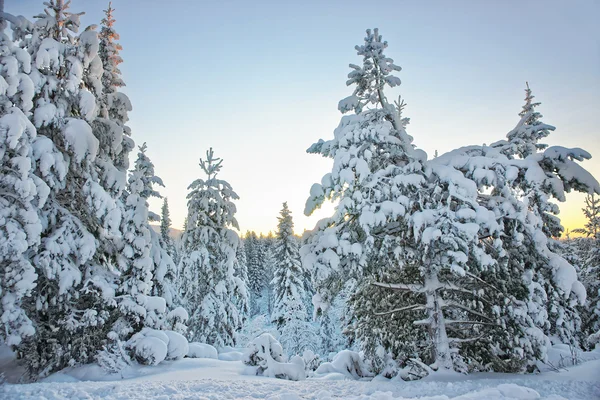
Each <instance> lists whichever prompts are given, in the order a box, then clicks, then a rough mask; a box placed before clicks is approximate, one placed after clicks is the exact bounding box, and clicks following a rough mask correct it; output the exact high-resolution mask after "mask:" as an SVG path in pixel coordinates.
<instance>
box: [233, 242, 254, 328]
mask: <svg viewBox="0 0 600 400" xmlns="http://www.w3.org/2000/svg"><path fill="white" fill-rule="evenodd" d="M233 270H234V274H235V292H234V294H235V305H236V307H237V309H238V310H239V313H240V324H241V325H240V326H239V329H238V331H239V330H241V328H242V327H243V325H244V324H245V323H246V321H247V320H248V316H249V313H250V299H249V289H248V266H247V261H246V249H244V246H243V245H242V243H241V242H240V245H239V246H238V248H237V249H236V251H235V264H234V266H233Z"/></svg>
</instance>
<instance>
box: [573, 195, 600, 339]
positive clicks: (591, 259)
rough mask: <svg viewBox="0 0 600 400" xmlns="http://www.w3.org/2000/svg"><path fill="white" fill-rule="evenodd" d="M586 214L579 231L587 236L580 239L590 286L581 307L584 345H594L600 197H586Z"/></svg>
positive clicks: (598, 333) (599, 300) (599, 335)
mask: <svg viewBox="0 0 600 400" xmlns="http://www.w3.org/2000/svg"><path fill="white" fill-rule="evenodd" d="M583 214H584V215H585V217H586V219H587V221H586V223H585V226H584V227H583V228H580V229H577V230H576V232H577V233H582V234H584V235H585V236H586V238H585V239H581V240H579V244H580V247H582V254H581V258H582V266H581V281H582V282H583V284H584V286H585V288H586V290H587V300H586V303H585V306H584V307H583V309H582V312H581V314H582V319H583V327H582V328H583V333H584V343H583V344H584V345H587V346H589V347H590V348H593V347H594V346H595V345H596V344H597V343H600V197H598V196H594V195H593V194H592V195H588V196H587V197H586V198H585V207H584V208H583Z"/></svg>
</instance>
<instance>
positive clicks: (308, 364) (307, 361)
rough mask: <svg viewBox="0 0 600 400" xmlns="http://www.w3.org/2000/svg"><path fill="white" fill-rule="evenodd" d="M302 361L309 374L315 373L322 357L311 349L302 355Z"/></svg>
mask: <svg viewBox="0 0 600 400" xmlns="http://www.w3.org/2000/svg"><path fill="white" fill-rule="evenodd" d="M302 360H303V361H304V367H305V369H306V372H308V373H311V372H314V371H315V370H316V369H317V368H318V367H319V364H321V357H319V355H318V354H315V353H314V352H313V351H312V350H309V349H306V350H304V353H302Z"/></svg>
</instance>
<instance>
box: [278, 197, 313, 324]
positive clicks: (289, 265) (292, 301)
mask: <svg viewBox="0 0 600 400" xmlns="http://www.w3.org/2000/svg"><path fill="white" fill-rule="evenodd" d="M277 219H278V221H279V222H278V224H277V233H276V244H275V254H274V255H275V257H274V259H275V273H274V275H275V276H274V277H273V281H272V282H271V284H272V285H273V291H274V301H273V305H274V310H273V313H272V315H271V320H272V321H273V322H274V323H275V324H277V326H278V327H279V328H281V327H283V326H284V325H285V324H286V323H287V322H288V321H289V320H290V319H292V318H296V316H297V315H299V314H303V316H302V318H303V319H305V320H306V319H307V312H306V307H305V306H304V298H305V297H306V293H305V292H304V282H303V275H304V271H303V268H302V264H301V263H300V253H299V251H298V241H297V239H296V237H295V236H294V231H293V229H294V222H293V220H292V213H291V211H290V209H289V208H288V205H287V203H283V208H282V209H281V212H280V217H278V218H277Z"/></svg>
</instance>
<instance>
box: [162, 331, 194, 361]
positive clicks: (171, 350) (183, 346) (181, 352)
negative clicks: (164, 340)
mask: <svg viewBox="0 0 600 400" xmlns="http://www.w3.org/2000/svg"><path fill="white" fill-rule="evenodd" d="M164 333H165V335H166V336H167V337H168V338H169V343H168V346H167V350H168V352H167V358H166V359H167V360H180V359H182V358H183V357H185V356H186V355H187V354H188V352H189V344H188V341H187V339H186V338H185V337H184V336H183V335H181V334H180V333H177V332H174V331H164Z"/></svg>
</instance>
